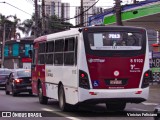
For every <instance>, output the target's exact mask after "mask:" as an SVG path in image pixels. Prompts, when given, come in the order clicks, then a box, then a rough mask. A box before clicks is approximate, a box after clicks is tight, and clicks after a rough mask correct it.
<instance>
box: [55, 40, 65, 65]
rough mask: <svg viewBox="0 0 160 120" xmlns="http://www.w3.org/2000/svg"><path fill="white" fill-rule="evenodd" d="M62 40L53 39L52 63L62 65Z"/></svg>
mask: <svg viewBox="0 0 160 120" xmlns="http://www.w3.org/2000/svg"><path fill="white" fill-rule="evenodd" d="M63 52H64V40H63V39H60V40H56V41H55V52H54V64H55V65H63Z"/></svg>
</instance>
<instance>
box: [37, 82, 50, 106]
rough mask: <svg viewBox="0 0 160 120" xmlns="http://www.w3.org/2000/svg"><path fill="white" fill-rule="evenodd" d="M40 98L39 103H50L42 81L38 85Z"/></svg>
mask: <svg viewBox="0 0 160 120" xmlns="http://www.w3.org/2000/svg"><path fill="white" fill-rule="evenodd" d="M38 98H39V103H40V104H45V105H46V104H47V103H48V98H47V97H46V96H43V91H42V85H41V83H39V85H38Z"/></svg>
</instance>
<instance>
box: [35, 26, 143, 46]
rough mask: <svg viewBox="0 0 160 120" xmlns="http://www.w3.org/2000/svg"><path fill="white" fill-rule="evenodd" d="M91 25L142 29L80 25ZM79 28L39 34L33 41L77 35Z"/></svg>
mask: <svg viewBox="0 0 160 120" xmlns="http://www.w3.org/2000/svg"><path fill="white" fill-rule="evenodd" d="M92 27H97V28H100V27H106V28H137V29H144V28H142V27H134V26H87V27H82V29H83V28H92ZM79 29H80V28H71V29H70V30H66V31H62V32H57V33H52V34H48V35H45V36H40V37H38V38H36V39H35V40H34V43H35V42H43V41H51V40H53V39H61V38H63V37H66V36H67V37H69V36H73V35H78V34H80V32H79Z"/></svg>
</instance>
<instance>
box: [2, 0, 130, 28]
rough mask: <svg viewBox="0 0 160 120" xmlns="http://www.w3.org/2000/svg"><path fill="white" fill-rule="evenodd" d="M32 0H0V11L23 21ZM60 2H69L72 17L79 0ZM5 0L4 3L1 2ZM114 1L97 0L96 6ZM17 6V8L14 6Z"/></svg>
mask: <svg viewBox="0 0 160 120" xmlns="http://www.w3.org/2000/svg"><path fill="white" fill-rule="evenodd" d="M33 1H34V0H0V13H1V14H3V15H5V16H8V15H17V17H18V18H19V19H20V20H21V22H23V21H24V20H26V19H30V18H31V15H32V14H33V13H34V3H33ZM38 1H39V0H38ZM61 1H62V2H67V3H70V6H71V7H70V8H71V9H70V17H74V15H75V7H73V6H79V5H80V0H61ZM96 1H97V0H96ZM122 1H123V4H126V3H130V2H131V1H132V0H122ZM2 2H6V3H2ZM114 2H115V1H114V0H99V2H98V3H97V4H96V6H101V7H104V8H106V7H112V6H113V5H114V4H113V3H114ZM15 7H17V8H18V9H17V8H15ZM70 22H71V23H72V24H73V25H74V24H75V20H74V19H73V20H71V21H70Z"/></svg>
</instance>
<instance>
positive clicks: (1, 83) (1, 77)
mask: <svg viewBox="0 0 160 120" xmlns="http://www.w3.org/2000/svg"><path fill="white" fill-rule="evenodd" d="M10 73H11V70H10V69H7V68H0V87H5V83H6V80H7V77H8V76H9V74H10Z"/></svg>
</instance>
